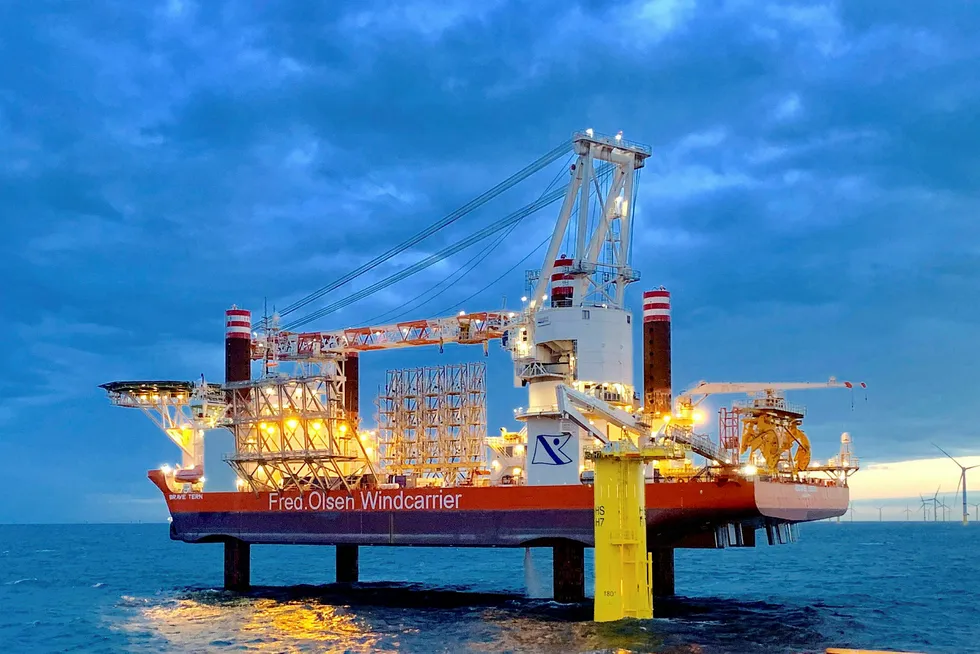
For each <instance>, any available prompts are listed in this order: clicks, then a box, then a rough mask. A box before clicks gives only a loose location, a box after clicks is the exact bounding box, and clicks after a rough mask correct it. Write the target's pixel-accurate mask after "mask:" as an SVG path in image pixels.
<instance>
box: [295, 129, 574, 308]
mask: <svg viewBox="0 0 980 654" xmlns="http://www.w3.org/2000/svg"><path fill="white" fill-rule="evenodd" d="M571 149H572V142H571V141H570V140H569V141H565V142H564V143H562V144H561V145H559V146H558V147H556V148H554V149H553V150H551V151H550V152H548V153H547V154H545V155H544V156H542V157H540V158H539V159H537V160H536V161H534V162H532V163H531V164H529V165H528V166H525V167H524V168H523V169H522V170H520V171H518V172H516V173H514V174H513V175H511V176H510V177H508V178H507V179H505V180H504V181H503V182H501V183H499V184H497V185H496V186H494V187H493V188H491V189H490V190H489V191H486V192H485V193H483V194H482V195H480V196H478V197H476V198H474V199H473V200H470V201H469V202H467V203H466V204H465V205H463V206H462V207H460V208H459V209H456V210H455V211H453V212H452V213H450V214H449V215H447V216H445V217H444V218H442V219H440V220H438V221H437V222H435V223H433V224H432V225H429V226H428V227H427V228H425V229H424V230H422V231H421V232H419V233H417V234H415V235H414V236H412V237H411V238H409V239H408V240H406V241H403V242H402V243H400V244H398V245H396V246H395V247H393V248H391V249H389V250H388V251H387V252H384V253H383V254H380V255H378V256H377V257H375V258H374V259H371V260H370V261H368V262H367V263H365V264H363V265H361V266H358V267H357V268H355V269H354V270H352V271H350V272H349V273H347V274H346V275H344V276H342V277H340V278H339V279H336V280H334V281H333V282H331V283H329V284H327V285H326V286H323V287H321V288H319V289H317V290H316V291H314V292H312V293H310V294H309V295H307V296H306V297H304V298H302V299H300V300H297V301H296V302H293V303H292V304H290V305H289V306H287V307H286V308H284V309H283V310H282V311H280V312H279V314H280V315H281V316H286V315H288V314H290V313H292V312H293V311H296V310H297V309H300V308H302V307H304V306H306V305H307V304H309V303H310V302H314V301H316V300H318V299H320V298H321V297H323V296H324V295H326V294H327V293H330V292H331V291H334V290H336V289H338V288H340V287H341V286H343V285H344V284H346V283H347V282H349V281H351V280H353V279H355V278H357V277H359V276H360V275H362V274H364V273H366V272H368V271H370V270H373V269H374V268H376V267H378V266H380V265H381V264H383V263H384V262H386V261H388V260H389V259H391V258H392V257H394V256H396V255H398V254H400V253H402V252H404V251H405V250H407V249H408V248H410V247H412V246H413V245H416V244H418V243H420V242H421V241H423V240H425V239H426V238H428V237H430V236H432V235H433V234H435V233H436V232H438V231H439V230H441V229H443V228H444V227H446V226H447V225H450V224H452V223H454V222H456V221H457V220H459V219H460V218H462V217H463V216H465V215H466V214H468V213H470V212H471V211H473V210H474V209H477V208H478V207H480V206H482V205H484V204H486V203H487V202H489V201H490V200H492V199H493V198H495V197H497V196H498V195H500V194H501V193H503V192H504V191H506V190H508V189H510V188H512V187H513V186H515V185H516V184H518V183H519V182H521V181H523V180H525V179H527V178H528V177H530V176H531V175H533V174H534V173H536V172H538V171H539V170H541V169H542V168H544V167H545V166H547V165H548V164H550V163H552V162H554V161H555V160H557V159H558V158H559V157H561V156H563V155H565V154H567V153H568V152H570V151H571Z"/></svg>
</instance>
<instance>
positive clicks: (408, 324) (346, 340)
mask: <svg viewBox="0 0 980 654" xmlns="http://www.w3.org/2000/svg"><path fill="white" fill-rule="evenodd" d="M521 320H522V316H521V314H517V313H514V312H504V311H483V312H478V313H467V314H460V315H458V316H451V317H446V318H431V319H424V320H408V321H404V322H399V323H395V324H391V325H382V326H379V327H351V328H347V329H337V330H334V331H324V332H302V333H297V332H289V331H285V330H278V329H275V328H273V329H270V330H269V331H267V332H264V333H260V334H258V335H254V336H253V337H252V359H275V360H278V361H304V360H315V359H322V358H326V357H330V356H335V355H338V354H343V353H346V352H364V351H368V350H390V349H396V348H404V347H415V346H420V345H443V344H445V343H462V344H470V345H472V344H480V343H487V342H489V341H490V340H493V339H496V338H502V337H503V335H504V333H505V332H506V331H507V330H509V329H511V328H512V327H515V326H517V325H518V324H519V323H520V321H521Z"/></svg>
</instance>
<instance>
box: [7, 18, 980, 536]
mask: <svg viewBox="0 0 980 654" xmlns="http://www.w3.org/2000/svg"><path fill="white" fill-rule="evenodd" d="M978 26H980V12H978V11H977V9H976V8H974V7H971V6H970V5H969V4H967V3H941V6H929V7H925V6H923V7H920V6H918V5H915V4H914V3H904V4H903V5H901V6H896V5H894V3H883V2H882V3H860V4H855V3H824V4H811V3H807V4H800V5H790V4H784V3H769V4H766V3H750V2H695V1H694V0H652V1H650V2H633V3H602V2H582V3H578V4H568V3H557V2H556V3H533V5H532V6H525V5H521V6H517V5H515V4H513V3H508V2H502V1H501V2H487V3H481V5H480V7H479V8H477V9H474V8H473V7H472V6H471V3H462V2H458V3H457V2H448V3H446V2H442V3H426V2H408V3H404V2H403V3H392V2H370V3H350V4H347V5H344V4H342V3H274V2H192V1H191V0H170V1H167V2H159V3H156V4H153V5H150V4H146V3H131V2H122V1H117V2H110V1H106V2H102V3H85V4H65V3H55V2H35V3H31V4H30V6H28V7H25V6H22V5H19V6H18V7H17V8H16V10H15V9H14V7H13V5H11V4H8V5H4V6H2V7H0V58H2V60H3V61H5V62H14V63H15V64H16V65H6V66H3V67H0V223H2V225H3V228H4V232H3V239H2V241H0V275H2V276H3V278H4V279H5V280H7V281H6V282H5V284H4V287H3V294H2V299H3V306H4V309H5V312H4V314H5V316H7V320H6V321H5V324H4V326H3V327H2V328H0V330H2V331H0V338H2V340H3V342H4V343H5V347H4V348H3V349H2V350H0V364H2V365H3V367H4V369H5V370H7V371H8V374H7V375H6V376H5V379H4V380H3V381H2V382H0V384H2V387H0V390H2V391H3V392H4V395H3V397H4V400H3V402H2V404H0V426H2V428H3V432H2V436H0V441H2V442H3V443H4V445H5V447H9V448H10V451H11V452H15V453H16V455H17V458H18V460H21V461H32V462H36V464H33V467H32V466H21V467H17V468H16V469H15V470H14V471H13V472H12V473H11V474H13V476H14V477H13V481H14V482H16V483H23V484H28V483H34V481H35V479H36V476H37V474H38V471H39V470H41V469H42V468H43V470H44V471H45V473H44V474H45V476H51V475H53V476H55V477H57V478H58V479H61V480H64V481H63V482H59V483H57V484H50V485H49V486H48V488H49V489H50V490H49V497H50V501H48V502H47V503H46V504H45V506H44V507H42V509H41V514H38V515H35V514H34V513H33V512H30V511H29V510H27V509H25V508H24V507H23V506H12V505H0V520H27V519H51V520H55V519H58V520H74V519H112V518H119V519H123V518H125V519H130V518H131V517H132V516H133V515H137V513H138V511H143V510H146V511H148V512H149V511H151V509H152V507H151V508H146V507H147V505H144V504H140V503H139V502H134V503H131V504H126V503H125V501H124V499H125V497H128V496H131V497H132V498H133V499H134V500H138V499H140V498H143V497H152V489H150V488H149V487H148V485H147V484H146V483H145V482H143V480H142V475H143V472H142V471H143V470H144V469H145V468H146V467H148V466H153V465H157V464H159V463H160V462H162V461H164V460H167V459H171V458H173V452H172V451H171V450H170V447H169V445H168V444H167V443H166V441H165V440H164V439H163V437H162V436H160V435H158V434H156V433H154V432H153V429H152V427H151V426H150V425H149V424H148V423H147V422H145V421H143V420H141V419H140V418H139V417H138V416H136V415H133V414H132V413H130V412H123V411H114V410H111V409H110V408H108V407H107V406H106V404H105V402H104V399H103V398H102V397H101V391H98V389H97V388H96V384H98V383H101V382H103V381H107V380H109V379H112V378H122V377H130V378H132V377H176V378H192V377H195V376H196V375H197V374H199V373H201V372H204V373H205V374H207V375H208V376H209V377H212V378H215V379H219V378H220V376H221V373H222V370H221V365H222V352H221V347H222V345H221V337H222V330H223V324H222V322H223V315H222V312H223V310H224V309H225V308H227V306H228V305H230V304H231V303H233V302H234V303H238V304H240V305H244V306H248V307H250V308H252V309H253V310H254V311H256V313H258V312H259V311H260V310H261V307H262V305H263V301H264V300H265V299H266V298H268V300H269V302H270V303H274V304H276V305H277V306H280V307H281V306H284V305H286V304H288V303H290V302H291V301H293V300H295V299H297V298H299V297H302V296H303V295H305V294H306V293H308V292H310V291H312V290H314V289H315V288H317V287H319V286H321V285H323V284H325V283H327V282H329V281H331V280H333V279H335V278H336V277H338V276H339V275H341V274H343V273H344V272H346V271H347V270H349V269H351V268H353V267H355V266H357V265H359V264H361V263H363V262H364V261H367V260H369V259H371V258H372V257H373V256H374V255H375V254H376V253H377V252H379V251H381V250H382V249H384V248H386V247H389V246H391V245H393V244H394V243H397V242H399V241H400V240H401V239H403V238H405V237H407V236H408V235H410V234H412V233H414V232H416V231H418V230H419V229H420V228H421V227H422V226H423V225H426V224H428V223H430V222H432V221H433V220H434V219H436V218H437V217H439V216H442V215H444V214H446V213H447V212H449V211H451V210H452V209H454V208H456V207H457V206H460V205H461V204H463V203H464V202H466V201H467V200H469V199H470V198H472V197H474V196H476V195H477V194H479V193H480V192H482V191H484V190H486V189H487V188H489V187H490V186H492V185H493V184H495V183H496V182H497V181H499V180H501V179H504V178H505V177H507V176H508V175H510V174H511V173H512V172H514V171H516V170H518V169H519V168H521V167H522V166H524V165H525V164H526V163H528V162H530V161H531V160H533V159H534V158H535V157H537V156H538V155H540V154H542V153H544V152H546V151H548V150H549V149H551V148H552V147H553V146H554V145H555V144H556V143H558V142H560V141H562V140H563V139H566V138H568V136H569V135H570V133H571V132H572V131H573V130H576V129H581V128H584V127H589V126H592V127H595V128H597V129H599V130H602V131H609V132H615V131H616V130H618V129H623V130H624V131H625V133H626V135H627V136H628V137H629V138H632V139H635V140H638V141H641V142H645V143H649V144H651V145H652V146H653V148H654V156H653V157H651V159H650V160H649V162H648V166H647V168H646V169H645V170H644V172H643V175H642V182H641V191H640V197H639V203H638V207H637V211H638V214H637V215H638V223H637V231H636V234H635V236H634V257H635V261H634V263H635V266H636V268H638V269H639V270H641V271H642V272H643V274H644V280H643V282H641V284H640V285H639V286H643V287H647V286H652V285H659V284H660V283H663V284H666V285H668V286H669V287H670V288H671V289H672V290H673V291H674V303H675V316H674V319H675V323H674V325H675V354H676V357H677V362H676V364H675V371H676V372H675V375H676V379H675V383H676V385H677V386H684V385H686V384H688V383H693V382H695V381H697V380H699V379H733V380H734V379H747V380H755V379H775V378H788V379H822V378H825V377H827V376H829V375H831V374H836V375H838V376H840V377H853V378H864V379H865V380H866V381H868V382H869V384H870V385H871V388H872V390H871V391H870V392H869V399H868V402H866V403H865V402H864V398H863V396H861V397H858V398H857V399H856V402H855V408H854V411H853V412H851V411H850V398H848V397H847V396H846V395H835V393H836V392H835V391H828V392H827V394H826V395H821V394H816V393H814V394H813V397H812V400H811V398H810V397H806V401H807V402H809V403H811V408H812V411H811V427H810V429H811V433H812V434H813V436H814V438H815V439H817V440H818V443H819V444H818V452H817V455H818V456H819V457H820V458H825V457H826V456H827V454H828V453H829V452H830V451H832V450H833V448H834V447H836V437H837V434H838V433H839V431H841V430H842V429H848V430H850V431H851V432H852V433H854V435H855V442H856V444H857V447H858V448H859V450H860V452H861V453H862V454H863V455H864V456H865V458H866V459H874V460H880V461H888V460H895V459H900V458H910V457H915V456H932V451H931V450H930V449H929V448H930V447H931V446H930V445H929V444H928V441H929V440H930V439H936V440H941V441H944V442H946V443H948V444H949V446H950V448H953V449H956V448H959V451H961V452H968V451H969V450H970V447H971V444H973V443H975V442H976V441H975V437H974V436H973V435H972V434H971V433H970V431H969V427H968V416H969V414H970V411H971V410H972V408H973V407H972V404H973V398H972V395H971V393H970V389H971V388H972V380H973V370H974V369H975V368H976V367H977V364H980V360H978V359H980V357H978V355H977V354H975V353H974V350H975V348H973V347H972V340H973V338H974V336H973V335H974V333H975V331H976V326H977V323H978V322H980V309H978V308H977V306H976V304H975V303H973V302H972V301H971V298H972V297H975V296H976V293H977V291H978V290H980V289H978V281H977V280H980V257H978V254H977V252H976V250H975V248H974V247H973V246H972V245H971V244H972V243H976V242H977V240H978V237H980V227H978V223H977V221H976V216H977V209H978V206H977V205H978V200H977V195H976V192H975V189H974V180H975V179H977V173H978V172H980V170H978V164H977V159H976V155H975V153H976V152H977V151H978V150H980V125H978V123H977V120H978V119H977V117H976V112H975V107H976V106H977V101H978V99H980V84H978V82H977V79H976V75H975V74H974V70H975V68H976V62H977V60H978V54H980V52H978V50H980V47H978V46H977V45H976V39H975V34H976V30H977V28H978ZM560 165H562V164H557V163H556V164H555V167H553V168H551V169H549V170H546V171H543V172H542V173H541V174H540V175H538V176H536V177H535V178H534V179H533V180H531V181H530V182H529V183H527V184H525V185H523V186H522V187H520V188H519V189H515V190H514V191H512V192H511V193H509V194H508V195H506V196H505V197H503V198H501V199H500V201H498V202H496V203H495V204H493V205H492V206H491V207H488V208H486V209H485V210H482V211H481V212H479V213H477V214H475V215H473V216H471V217H468V218H466V219H464V220H462V221H460V222H459V223H458V224H455V225H453V226H452V227H450V228H447V230H445V231H444V232H442V233H440V234H439V235H437V236H436V237H433V239H431V242H429V241H427V242H425V243H424V244H422V246H421V247H420V248H419V249H418V250H417V251H415V252H413V253H411V254H410V255H409V254H406V255H405V256H404V257H401V258H399V259H398V260H396V261H394V262H391V263H389V264H387V265H386V266H383V267H381V268H379V269H378V270H376V271H372V273H370V274H368V275H365V276H364V278H363V279H361V280H358V281H357V282H355V283H353V284H350V285H348V286H346V287H345V288H344V289H341V291H340V292H339V293H338V294H336V296H335V297H333V298H332V299H336V298H337V297H342V296H343V295H344V294H346V293H349V292H353V291H356V290H357V289H359V288H363V287H364V286H366V285H367V284H369V283H371V282H373V281H376V280H377V279H380V278H383V277H384V276H385V275H387V274H391V273H392V272H394V271H396V270H398V269H399V267H404V266H406V265H409V264H410V263H412V262H414V261H416V260H418V259H420V258H422V257H424V256H426V255H427V254H429V253H431V252H434V251H437V250H438V249H440V248H442V247H444V246H446V245H447V244H449V243H452V242H454V241H455V240H458V239H459V238H461V237H462V236H464V235H466V234H469V233H471V232H473V231H475V230H476V229H478V228H480V227H482V226H483V225H486V224H487V223H488V222H489V221H490V220H492V219H494V218H498V217H501V216H503V215H505V214H506V213H508V212H510V211H512V210H514V209H515V208H517V207H519V206H521V205H522V204H524V203H527V202H530V201H531V200H533V199H535V198H536V197H537V196H538V195H539V194H540V193H541V192H542V190H543V189H544V188H545V186H546V185H547V184H548V182H549V181H550V180H551V179H552V177H553V176H554V174H555V173H556V172H558V167H559V166H560ZM556 212H557V208H554V209H553V210H550V211H547V212H543V213H542V214H540V215H537V216H534V217H532V218H529V219H527V220H526V221H525V222H524V223H522V225H521V226H520V227H519V229H518V230H517V231H515V233H514V234H513V237H512V238H510V239H508V240H507V241H505V242H503V243H501V244H500V245H499V246H498V247H497V248H496V249H495V250H494V251H493V253H492V255H490V256H489V257H488V258H487V259H486V261H485V263H484V264H482V265H481V266H480V267H479V268H478V272H476V273H474V274H470V275H467V276H466V277H465V278H463V279H460V280H459V281H458V282H457V283H456V284H454V285H452V287H451V288H450V290H448V291H446V292H445V293H443V294H441V295H440V296H439V297H438V298H437V299H435V300H433V301H432V302H430V303H428V304H426V305H424V306H422V307H420V308H418V309H417V311H416V313H415V314H414V315H417V316H424V315H432V314H433V313H435V312H438V311H439V310H441V309H446V308H451V307H452V306H453V305H454V304H455V303H458V302H460V301H461V300H463V299H464V298H467V297H468V296H470V295H472V294H473V293H475V292H477V291H479V290H480V289H481V288H483V287H484V286H485V285H486V283H487V282H488V281H490V280H491V279H493V278H496V277H497V276H498V275H500V274H501V273H502V272H503V271H505V270H506V269H508V268H509V267H511V266H513V265H514V264H515V263H516V262H517V261H518V260H520V259H521V258H522V257H523V256H525V255H526V254H527V253H528V252H529V251H531V250H532V249H533V247H534V246H536V245H537V244H538V243H539V242H540V241H541V240H542V239H543V238H545V236H546V235H547V233H548V231H549V230H550V227H551V221H552V219H553V218H552V217H553V216H554V215H555V213H556ZM477 252H479V248H474V249H473V250H471V251H467V252H464V253H461V254H460V255H457V256H455V257H453V258H452V259H451V260H450V261H449V262H448V263H447V264H445V265H442V266H441V267H438V268H434V269H430V270H429V271H426V272H425V273H422V274H421V275H419V276H418V277H417V278H413V279H412V280H409V281H406V282H404V283H402V284H400V285H399V286H397V287H396V288H394V289H390V290H388V291H386V292H384V293H381V294H379V295H378V296H377V297H376V298H375V299H374V301H373V302H362V303H358V304H356V305H353V306H351V307H348V308H346V309H344V310H343V311H342V312H338V313H337V314H335V315H334V316H332V317H329V318H326V319H324V320H322V321H321V322H319V323H317V326H319V327H324V328H328V327H340V326H346V325H350V324H358V323H360V322H361V321H364V320H367V319H369V318H371V317H373V316H376V315H378V314H381V313H383V312H385V311H388V310H389V309H396V308H397V307H399V306H400V304H401V303H402V302H404V301H405V300H406V299H407V298H411V297H415V296H416V295H417V294H419V293H420V292H422V291H423V290H425V289H427V288H429V287H430V286H432V285H433V284H435V283H436V282H438V281H440V280H442V279H444V278H445V277H446V276H447V275H449V274H451V273H452V272H453V271H455V270H457V269H458V268H459V267H460V266H462V265H464V264H465V263H466V262H467V261H469V260H470V258H471V257H473V256H474V255H475V254H476V253H477ZM539 258H540V254H538V255H535V256H533V257H531V258H530V259H529V260H528V262H527V263H526V264H524V265H520V266H517V267H516V268H515V270H514V271H513V272H512V273H511V274H509V275H508V276H506V277H505V279H504V280H502V281H501V282H500V283H499V284H497V285H494V286H493V287H492V288H490V289H488V290H486V291H485V292H483V293H482V294H480V295H479V296H478V297H476V298H473V299H472V300H467V302H466V303H465V305H466V306H465V307H464V308H466V309H471V310H475V309H477V308H483V307H497V306H499V305H500V302H501V299H502V297H501V296H503V295H506V296H507V298H508V300H509V302H510V303H511V304H513V303H514V302H515V301H516V300H517V299H518V298H519V297H520V295H521V294H522V292H523V286H524V282H523V270H524V268H525V267H528V268H530V267H536V266H538V265H539ZM491 273H492V274H491ZM637 296H638V289H633V290H632V291H631V302H635V300H636V297H637ZM637 347H638V344H637ZM471 354H472V355H473V356H479V353H475V354H474V353H465V352H461V353H460V354H458V355H457V354H454V355H452V356H453V357H460V358H461V357H468V356H470V355H471ZM430 356H431V354H425V353H410V354H404V355H396V354H392V355H384V356H380V355H379V356H378V357H377V359H375V360H374V361H373V362H367V373H366V374H367V376H368V377H369V378H370V377H371V376H372V375H373V378H374V380H375V381H368V386H369V387H370V386H371V385H372V384H376V382H377V381H380V379H381V373H382V371H383V369H384V368H385V367H393V366H398V365H403V364H404V365H407V364H408V363H412V364H415V363H418V362H422V361H426V360H431V359H427V357H430ZM447 356H448V355H447ZM446 360H448V358H447V359H446ZM490 365H491V368H492V372H491V381H492V391H491V399H490V419H491V429H495V428H496V426H497V425H498V424H501V423H503V422H505V421H506V420H507V419H508V416H509V412H510V408H511V407H512V406H514V405H519V404H521V403H522V401H523V397H522V395H521V393H520V391H519V390H515V389H511V388H510V372H509V368H508V362H507V359H506V357H504V356H503V355H502V354H501V353H499V352H496V351H495V352H494V353H493V355H492V356H491V357H490ZM798 399H801V400H803V399H804V398H803V397H800V398H798ZM367 401H368V400H367V398H365V402H367ZM228 446H229V444H228V443H227V441H226V440H225V441H222V440H221V439H220V438H216V439H215V441H214V444H213V445H212V448H211V450H210V452H211V453H212V455H214V456H216V457H217V458H216V459H215V460H214V465H215V466H220V465H221V464H220V461H219V459H220V450H221V448H225V449H227V447H228ZM210 461H211V459H210V457H209V462H210ZM90 471H95V472H90ZM218 474H219V473H218V472H215V475H218ZM209 476H214V475H210V474H209ZM80 486H84V488H85V489H86V491H85V492H86V493H89V494H90V495H91V498H94V499H90V500H85V499H84V498H83V497H81V495H84V493H82V494H79V493H78V491H77V489H78V488H79V487H80ZM99 497H101V498H103V499H105V498H109V499H110V500H111V501H109V500H106V501H101V500H98V498H99ZM120 498H122V499H120ZM123 506H125V507H129V508H127V509H126V510H123V509H120V508H119V507H123ZM99 507H102V508H101V509H100V508H99ZM133 507H139V509H138V510H137V509H133ZM134 511H137V513H134ZM146 515H149V513H146Z"/></svg>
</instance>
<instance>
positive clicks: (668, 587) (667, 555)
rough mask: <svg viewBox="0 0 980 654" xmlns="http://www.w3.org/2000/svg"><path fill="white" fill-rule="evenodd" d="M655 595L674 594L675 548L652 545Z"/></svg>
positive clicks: (653, 588)
mask: <svg viewBox="0 0 980 654" xmlns="http://www.w3.org/2000/svg"><path fill="white" fill-rule="evenodd" d="M650 554H651V555H652V557H651V558H652V559H653V579H652V581H653V583H652V584H651V590H652V592H653V596H654V597H669V596H671V595H673V594H674V548H673V547H652V548H650Z"/></svg>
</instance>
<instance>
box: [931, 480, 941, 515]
mask: <svg viewBox="0 0 980 654" xmlns="http://www.w3.org/2000/svg"><path fill="white" fill-rule="evenodd" d="M942 487H943V485H942V484H939V486H938V487H937V488H936V494H935V495H933V496H932V521H933V522H937V521H938V520H939V516H938V514H939V489H940V488H942Z"/></svg>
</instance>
